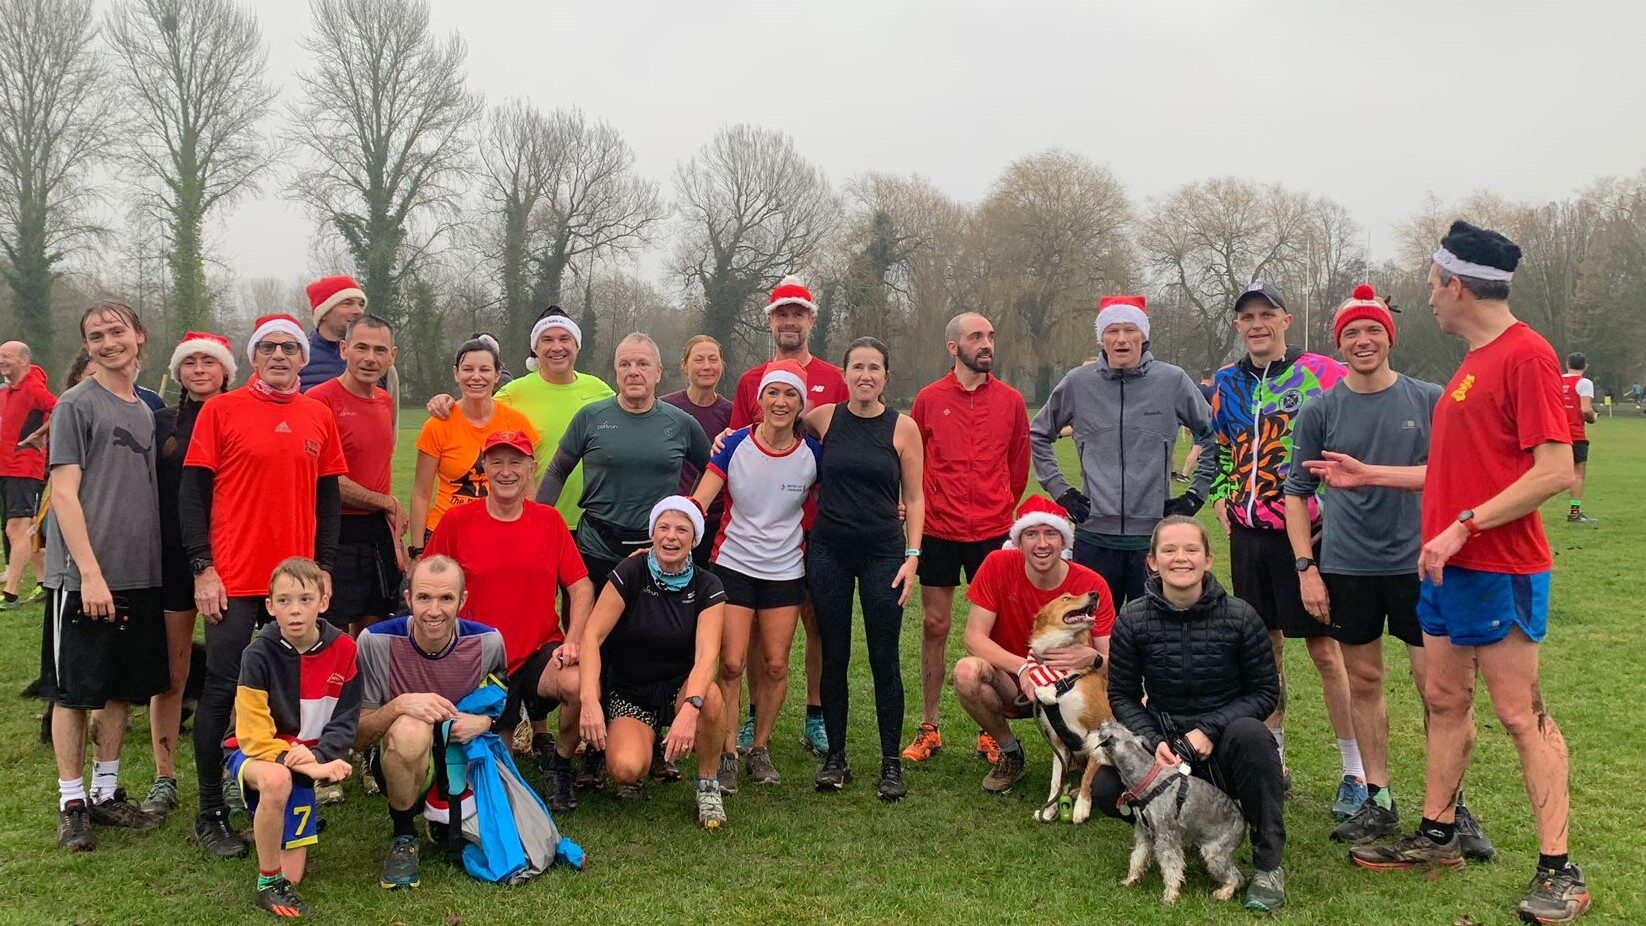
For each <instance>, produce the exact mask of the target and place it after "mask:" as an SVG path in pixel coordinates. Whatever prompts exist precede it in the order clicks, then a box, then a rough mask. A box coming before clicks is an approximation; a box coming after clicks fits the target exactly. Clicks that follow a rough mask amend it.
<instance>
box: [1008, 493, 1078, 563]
mask: <svg viewBox="0 0 1646 926" xmlns="http://www.w3.org/2000/svg"><path fill="white" fill-rule="evenodd" d="M1031 527H1051V528H1056V529H1057V532H1058V533H1059V534H1062V535H1063V558H1064V559H1069V558H1071V557H1072V556H1073V555H1074V525H1073V524H1071V523H1069V512H1068V511H1066V510H1065V509H1064V508H1063V506H1062V505H1059V504H1058V503H1057V502H1054V501H1052V500H1051V499H1049V498H1047V497H1046V496H1044V495H1031V496H1029V497H1028V498H1025V499H1024V500H1023V504H1021V505H1018V506H1017V520H1016V521H1013V522H1012V529H1011V532H1010V533H1009V534H1007V535H1006V545H1005V549H1008V550H1014V549H1016V548H1017V538H1018V537H1019V536H1020V535H1021V534H1022V533H1023V532H1024V531H1026V530H1028V529H1029V528H1031Z"/></svg>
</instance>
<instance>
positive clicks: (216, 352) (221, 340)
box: [167, 331, 239, 386]
mask: <svg viewBox="0 0 1646 926" xmlns="http://www.w3.org/2000/svg"><path fill="white" fill-rule="evenodd" d="M194 354H205V355H206V356H207V357H210V358H212V359H213V360H216V361H217V362H218V363H221V364H222V365H223V369H225V370H227V371H228V373H229V378H228V380H227V381H225V382H224V383H223V385H225V386H227V385H228V384H229V383H232V382H234V377H235V374H236V373H238V372H239V367H237V366H236V365H235V362H234V349H233V348H232V347H230V346H229V339H228V338H225V337H223V336H222V335H220V334H213V333H211V332H210V331H190V332H189V333H188V334H185V335H183V340H181V341H179V342H177V349H176V350H174V351H172V352H171V365H170V366H169V367H167V369H168V370H170V371H171V378H172V379H173V380H176V379H177V372H178V370H180V369H181V368H182V366H183V361H184V360H186V359H188V358H189V357H190V356H192V355H194Z"/></svg>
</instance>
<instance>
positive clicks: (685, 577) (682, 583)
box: [646, 550, 696, 592]
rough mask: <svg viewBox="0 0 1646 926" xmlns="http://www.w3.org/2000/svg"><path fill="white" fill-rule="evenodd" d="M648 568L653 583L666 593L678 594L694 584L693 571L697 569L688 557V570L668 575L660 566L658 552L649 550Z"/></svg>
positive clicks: (647, 552)
mask: <svg viewBox="0 0 1646 926" xmlns="http://www.w3.org/2000/svg"><path fill="white" fill-rule="evenodd" d="M646 568H647V569H649V570H650V571H651V574H652V581H653V582H656V583H657V584H658V586H659V587H661V588H662V589H663V590H664V591H669V592H678V591H680V590H681V589H684V588H685V587H686V586H688V585H690V584H692V571H693V569H695V568H696V564H695V563H693V562H692V559H691V557H689V556H688V557H686V568H685V569H684V570H683V571H681V572H676V573H667V572H664V571H663V567H662V566H660V565H658V562H657V551H656V550H647V551H646Z"/></svg>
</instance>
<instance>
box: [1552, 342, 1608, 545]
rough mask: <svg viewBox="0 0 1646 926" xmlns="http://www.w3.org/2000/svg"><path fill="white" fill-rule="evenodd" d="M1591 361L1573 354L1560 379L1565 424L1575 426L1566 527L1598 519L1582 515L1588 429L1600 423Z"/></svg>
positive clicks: (1587, 464) (1587, 471) (1586, 474)
mask: <svg viewBox="0 0 1646 926" xmlns="http://www.w3.org/2000/svg"><path fill="white" fill-rule="evenodd" d="M1588 369H1589V358H1587V357H1585V356H1583V355H1582V354H1579V353H1576V352H1573V353H1571V354H1568V355H1567V357H1566V374H1565V375H1564V376H1562V377H1561V378H1560V401H1561V404H1562V406H1564V407H1565V409H1566V421H1567V423H1568V424H1570V425H1571V426H1572V471H1573V473H1574V478H1573V480H1572V488H1571V493H1570V494H1571V496H1572V505H1571V511H1569V512H1567V513H1566V523H1567V524H1594V523H1595V519H1594V518H1591V517H1589V516H1588V515H1585V514H1584V513H1583V483H1584V481H1585V480H1587V479H1588V476H1589V427H1588V426H1589V425H1591V424H1594V423H1595V422H1596V421H1597V420H1599V417H1600V416H1598V415H1596V414H1595V383H1594V380H1592V379H1590V378H1589V374H1588Z"/></svg>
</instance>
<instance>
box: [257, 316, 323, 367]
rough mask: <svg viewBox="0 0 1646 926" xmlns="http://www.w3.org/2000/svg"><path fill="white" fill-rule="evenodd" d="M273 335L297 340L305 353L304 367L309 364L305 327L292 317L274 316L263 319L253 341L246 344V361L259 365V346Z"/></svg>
mask: <svg viewBox="0 0 1646 926" xmlns="http://www.w3.org/2000/svg"><path fill="white" fill-rule="evenodd" d="M271 334H289V335H291V336H292V337H293V338H296V339H297V346H298V347H300V348H302V351H303V365H304V366H307V365H308V362H309V336H308V334H306V333H305V332H304V331H303V326H302V325H299V324H298V323H297V319H295V318H292V317H291V316H290V315H274V316H270V317H268V318H265V319H263V323H262V324H260V325H258V326H257V328H256V329H255V330H254V331H252V333H251V340H249V341H247V342H246V360H247V362H249V363H252V364H256V363H257V345H258V343H259V342H261V341H262V340H263V339H264V338H266V337H268V336H269V335H271Z"/></svg>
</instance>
